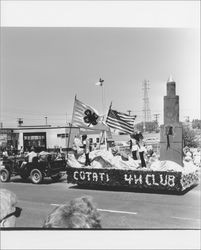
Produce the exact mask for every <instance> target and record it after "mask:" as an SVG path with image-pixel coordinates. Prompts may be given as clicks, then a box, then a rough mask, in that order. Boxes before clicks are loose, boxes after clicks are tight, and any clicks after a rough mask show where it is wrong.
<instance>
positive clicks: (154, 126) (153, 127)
mask: <svg viewBox="0 0 201 250" xmlns="http://www.w3.org/2000/svg"><path fill="white" fill-rule="evenodd" d="M135 128H136V129H137V130H139V131H140V132H143V131H144V123H143V122H140V123H137V124H136V125H135ZM145 131H148V132H150V133H151V132H159V127H158V123H157V122H156V121H152V122H145Z"/></svg>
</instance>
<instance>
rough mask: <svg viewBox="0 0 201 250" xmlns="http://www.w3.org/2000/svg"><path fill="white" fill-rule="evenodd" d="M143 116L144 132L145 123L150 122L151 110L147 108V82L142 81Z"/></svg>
mask: <svg viewBox="0 0 201 250" xmlns="http://www.w3.org/2000/svg"><path fill="white" fill-rule="evenodd" d="M142 89H143V93H144V95H143V110H142V111H143V116H144V130H145V123H146V122H150V121H151V110H150V107H149V96H148V90H149V81H147V80H144V81H143V85H142Z"/></svg>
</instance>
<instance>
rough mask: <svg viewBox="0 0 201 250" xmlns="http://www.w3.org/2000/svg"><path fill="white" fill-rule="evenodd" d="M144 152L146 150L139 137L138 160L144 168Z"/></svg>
mask: <svg viewBox="0 0 201 250" xmlns="http://www.w3.org/2000/svg"><path fill="white" fill-rule="evenodd" d="M145 152H146V148H145V146H144V142H143V141H142V139H140V141H139V155H140V160H141V166H142V167H143V168H146V162H145V159H144V154H145Z"/></svg>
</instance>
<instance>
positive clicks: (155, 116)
mask: <svg viewBox="0 0 201 250" xmlns="http://www.w3.org/2000/svg"><path fill="white" fill-rule="evenodd" d="M159 115H160V114H154V118H155V121H156V123H157V124H158V117H159Z"/></svg>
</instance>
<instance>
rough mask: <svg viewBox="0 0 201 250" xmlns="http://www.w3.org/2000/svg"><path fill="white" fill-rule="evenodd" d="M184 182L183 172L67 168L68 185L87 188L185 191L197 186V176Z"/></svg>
mask: <svg viewBox="0 0 201 250" xmlns="http://www.w3.org/2000/svg"><path fill="white" fill-rule="evenodd" d="M185 179H186V180H187V179H188V180H187V181H188V183H186V181H185V180H183V175H182V172H164V171H149V170H147V171H146V170H120V169H92V168H71V167H69V168H67V183H73V184H78V185H85V186H97V185H102V186H103V185H104V186H110V187H112V186H113V187H125V188H131V189H134V188H136V189H150V190H166V191H183V190H184V189H186V188H188V187H190V186H191V185H193V184H195V183H196V181H197V176H196V175H193V174H191V178H190V179H189V178H187V176H186V175H185Z"/></svg>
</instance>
